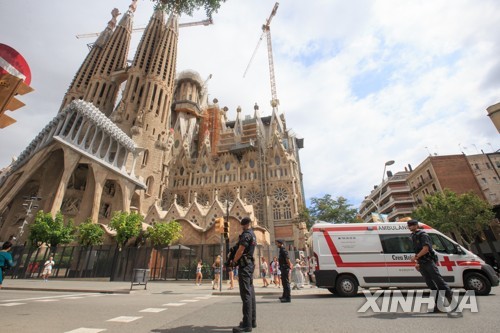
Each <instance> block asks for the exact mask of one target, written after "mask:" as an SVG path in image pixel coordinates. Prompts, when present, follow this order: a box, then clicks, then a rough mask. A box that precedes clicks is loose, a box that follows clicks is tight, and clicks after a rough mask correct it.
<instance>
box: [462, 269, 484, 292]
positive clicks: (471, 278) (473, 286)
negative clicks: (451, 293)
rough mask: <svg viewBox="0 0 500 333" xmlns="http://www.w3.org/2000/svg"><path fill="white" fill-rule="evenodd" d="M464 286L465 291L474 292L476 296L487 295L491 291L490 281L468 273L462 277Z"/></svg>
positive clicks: (482, 276)
mask: <svg viewBox="0 0 500 333" xmlns="http://www.w3.org/2000/svg"><path fill="white" fill-rule="evenodd" d="M464 286H465V289H466V290H474V292H475V293H476V295H480V296H483V295H488V294H489V293H490V291H491V283H490V281H489V280H488V279H487V278H486V277H485V276H484V275H482V274H479V273H468V274H466V275H465V277H464Z"/></svg>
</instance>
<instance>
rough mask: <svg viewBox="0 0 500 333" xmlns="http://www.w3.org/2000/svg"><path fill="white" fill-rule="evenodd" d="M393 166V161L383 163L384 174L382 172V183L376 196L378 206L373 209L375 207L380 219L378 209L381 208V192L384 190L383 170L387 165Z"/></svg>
mask: <svg viewBox="0 0 500 333" xmlns="http://www.w3.org/2000/svg"><path fill="white" fill-rule="evenodd" d="M393 164H394V160H390V161H387V162H385V164H384V172H382V182H381V183H380V192H379V194H378V205H375V207H377V211H378V215H379V217H380V219H382V215H381V214H382V212H381V211H380V207H381V205H380V204H381V200H382V190H383V189H384V178H385V170H386V168H387V167H388V166H389V165H393ZM382 220H383V219H382Z"/></svg>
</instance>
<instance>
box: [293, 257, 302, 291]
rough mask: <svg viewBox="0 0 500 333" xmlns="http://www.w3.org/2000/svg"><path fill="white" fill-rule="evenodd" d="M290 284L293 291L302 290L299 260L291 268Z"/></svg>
mask: <svg viewBox="0 0 500 333" xmlns="http://www.w3.org/2000/svg"><path fill="white" fill-rule="evenodd" d="M292 283H293V289H299V288H304V275H303V274H302V266H301V265H300V259H296V260H295V265H294V266H293V271H292Z"/></svg>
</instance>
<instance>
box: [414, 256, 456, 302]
mask: <svg viewBox="0 0 500 333" xmlns="http://www.w3.org/2000/svg"><path fill="white" fill-rule="evenodd" d="M419 265H420V274H422V277H423V278H424V279H425V283H426V284H427V287H429V289H431V290H437V291H438V293H439V291H440V290H443V291H444V294H445V296H446V298H447V299H448V301H450V300H451V298H452V296H453V293H452V291H451V289H450V287H449V286H448V284H447V283H446V281H445V280H444V279H443V277H442V276H441V273H439V270H438V268H437V266H436V264H435V263H434V261H432V260H427V261H419ZM436 297H438V295H436ZM436 300H437V298H436Z"/></svg>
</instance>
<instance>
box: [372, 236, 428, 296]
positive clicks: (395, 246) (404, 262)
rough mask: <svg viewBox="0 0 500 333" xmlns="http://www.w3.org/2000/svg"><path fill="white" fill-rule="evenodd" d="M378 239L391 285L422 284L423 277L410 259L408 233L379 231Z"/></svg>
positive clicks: (409, 237)
mask: <svg viewBox="0 0 500 333" xmlns="http://www.w3.org/2000/svg"><path fill="white" fill-rule="evenodd" d="M380 241H381V242H382V248H383V250H384V257H385V262H386V266H387V274H388V279H389V283H390V284H391V286H396V287H397V286H400V287H403V286H424V285H425V282H424V279H423V278H422V276H421V275H420V273H419V272H418V271H417V270H416V269H415V264H414V263H412V262H411V261H410V259H411V256H413V255H414V252H413V243H412V241H411V235H410V233H400V232H397V233H381V234H380Z"/></svg>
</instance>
